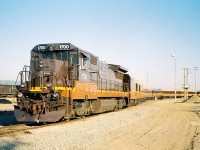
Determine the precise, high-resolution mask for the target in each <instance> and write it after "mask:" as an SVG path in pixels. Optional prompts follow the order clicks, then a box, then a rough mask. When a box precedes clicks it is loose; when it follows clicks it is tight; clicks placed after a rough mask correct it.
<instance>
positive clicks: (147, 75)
mask: <svg viewBox="0 0 200 150" xmlns="http://www.w3.org/2000/svg"><path fill="white" fill-rule="evenodd" d="M148 91H149V72H147V92H148Z"/></svg>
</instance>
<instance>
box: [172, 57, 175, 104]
mask: <svg viewBox="0 0 200 150" xmlns="http://www.w3.org/2000/svg"><path fill="white" fill-rule="evenodd" d="M171 57H173V58H174V80H175V81H174V103H176V56H175V55H174V54H172V55H171Z"/></svg>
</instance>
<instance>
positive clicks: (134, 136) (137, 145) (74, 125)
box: [0, 99, 200, 150]
mask: <svg viewBox="0 0 200 150" xmlns="http://www.w3.org/2000/svg"><path fill="white" fill-rule="evenodd" d="M8 105H10V104H8ZM0 106H3V105H1V104H0ZM199 113H200V104H199V103H198V104H197V103H175V104H174V102H173V100H172V99H171V100H156V101H154V100H153V101H147V102H144V103H141V104H139V105H137V106H133V107H130V108H127V109H125V110H121V111H117V112H110V113H104V114H101V115H97V116H95V117H92V118H85V119H84V120H80V121H79V120H78V121H76V122H69V123H66V124H64V125H58V126H53V127H46V128H40V129H34V130H30V132H31V134H29V135H27V134H25V135H23V134H22V135H17V136H14V137H13V136H10V137H2V138H1V139H0V149H1V148H2V149H4V148H6V147H9V148H12V149H92V150H93V149H97V150H98V149H99V150H100V149H109V150H110V149H111V150H121V149H125V150H129V149H130V150H166V149H167V150H188V149H194V150H199V149H200V118H199V116H200V115H199ZM8 117H11V115H8ZM4 119H6V118H4ZM8 120H9V119H8ZM3 126H4V125H3ZM47 135H48V136H47ZM43 139H45V143H46V144H44V142H43ZM59 139H60V140H59ZM55 141H56V142H55Z"/></svg>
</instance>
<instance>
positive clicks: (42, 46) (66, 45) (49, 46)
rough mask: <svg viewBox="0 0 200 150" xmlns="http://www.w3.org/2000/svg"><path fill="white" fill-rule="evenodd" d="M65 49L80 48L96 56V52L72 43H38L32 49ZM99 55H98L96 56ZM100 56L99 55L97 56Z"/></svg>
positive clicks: (86, 54) (81, 50)
mask: <svg viewBox="0 0 200 150" xmlns="http://www.w3.org/2000/svg"><path fill="white" fill-rule="evenodd" d="M57 50H59V51H62V50H63V51H65V50H79V51H80V52H81V53H82V54H84V55H85V56H89V55H90V54H91V55H93V56H95V55H94V54H92V53H90V52H88V51H86V50H83V49H81V48H79V47H77V46H75V45H73V44H71V43H49V44H38V45H36V46H35V47H34V48H33V49H32V51H57ZM95 57H97V56H95ZM97 58H98V57H97Z"/></svg>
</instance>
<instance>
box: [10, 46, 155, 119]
mask: <svg viewBox="0 0 200 150" xmlns="http://www.w3.org/2000/svg"><path fill="white" fill-rule="evenodd" d="M127 72H128V69H126V68H125V67H122V66H121V65H115V64H107V63H105V62H103V61H100V60H99V58H98V57H97V56H95V55H94V54H92V53H90V52H88V51H86V50H83V49H80V48H78V47H76V46H75V45H73V44H71V43H52V44H39V45H36V46H35V47H34V48H33V49H32V50H31V60H30V65H29V66H24V68H23V70H22V71H20V72H19V75H18V80H20V86H19V87H18V89H17V93H16V97H17V104H16V105H15V106H14V113H15V117H16V119H17V121H26V122H57V121H59V120H61V119H70V118H74V117H81V116H85V115H90V114H97V113H102V112H107V111H114V110H118V109H122V108H124V107H128V106H130V105H135V104H137V103H139V102H141V101H144V100H146V99H151V98H153V96H152V91H151V90H150V89H148V88H145V87H144V86H143V85H142V84H140V83H139V82H137V81H136V80H135V79H134V78H132V77H131V76H130V75H129V74H128V73H127Z"/></svg>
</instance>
